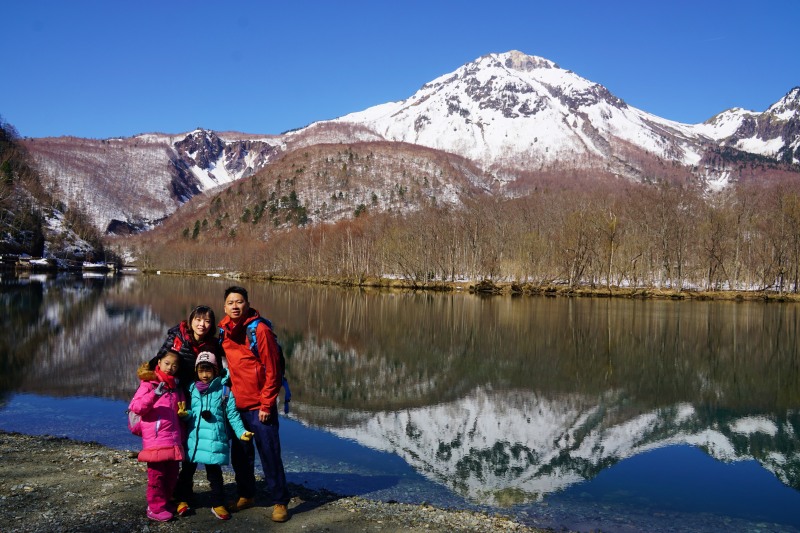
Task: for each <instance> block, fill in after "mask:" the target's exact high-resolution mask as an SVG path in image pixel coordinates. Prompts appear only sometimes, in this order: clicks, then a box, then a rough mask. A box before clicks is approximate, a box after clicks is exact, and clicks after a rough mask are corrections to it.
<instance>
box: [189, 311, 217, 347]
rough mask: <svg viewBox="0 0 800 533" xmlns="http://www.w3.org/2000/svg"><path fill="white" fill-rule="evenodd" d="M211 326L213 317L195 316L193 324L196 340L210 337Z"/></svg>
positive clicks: (193, 333)
mask: <svg viewBox="0 0 800 533" xmlns="http://www.w3.org/2000/svg"><path fill="white" fill-rule="evenodd" d="M211 326H212V324H211V317H209V316H208V315H200V314H197V315H195V317H194V318H193V319H192V323H191V328H192V335H193V336H194V340H196V341H199V340H200V339H202V338H204V337H205V336H206V335H208V333H209V331H211Z"/></svg>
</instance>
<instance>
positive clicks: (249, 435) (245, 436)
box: [239, 431, 253, 442]
mask: <svg viewBox="0 0 800 533" xmlns="http://www.w3.org/2000/svg"><path fill="white" fill-rule="evenodd" d="M252 438H253V432H252V431H245V432H244V433H242V436H241V437H239V440H243V441H245V442H250V439H252Z"/></svg>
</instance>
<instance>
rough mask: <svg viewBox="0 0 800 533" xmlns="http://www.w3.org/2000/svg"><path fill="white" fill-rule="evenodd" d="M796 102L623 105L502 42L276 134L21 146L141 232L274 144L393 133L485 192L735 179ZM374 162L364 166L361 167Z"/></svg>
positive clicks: (122, 227)
mask: <svg viewBox="0 0 800 533" xmlns="http://www.w3.org/2000/svg"><path fill="white" fill-rule="evenodd" d="M799 100H800V88H795V89H793V90H792V91H790V92H789V93H788V94H787V95H786V96H785V97H784V98H782V99H781V100H780V101H778V102H776V103H775V104H774V105H772V106H771V107H770V108H769V109H767V110H766V111H764V112H762V113H758V112H755V111H745V110H742V109H732V110H729V111H725V112H722V113H720V114H718V115H716V116H715V117H713V118H711V119H710V120H709V121H707V122H705V123H703V124H682V123H679V122H674V121H670V120H666V119H663V118H660V117H658V116H655V115H653V114H650V113H647V112H645V111H642V110H639V109H636V108H634V107H632V106H630V105H628V104H626V103H625V102H624V101H622V100H621V99H619V98H618V97H616V96H614V95H613V94H612V93H611V92H610V91H609V90H608V89H607V88H605V87H603V86H602V85H600V84H597V83H594V82H592V81H589V80H587V79H585V78H582V77H581V76H579V75H578V74H576V73H574V72H571V71H568V70H564V69H562V68H560V67H559V66H558V65H556V64H555V63H553V62H552V61H549V60H547V59H544V58H541V57H536V56H529V55H526V54H523V53H521V52H518V51H510V52H506V53H500V54H488V55H485V56H483V57H480V58H478V59H476V60H475V61H472V62H470V63H468V64H466V65H464V66H462V67H460V68H458V69H456V70H455V71H454V72H451V73H449V74H445V75H443V76H440V77H438V78H437V79H435V80H433V81H431V82H429V83H426V84H425V85H423V86H422V88H420V90H419V91H417V92H416V93H415V94H413V95H411V96H410V97H409V98H407V99H405V100H402V101H399V102H389V103H385V104H382V105H378V106H374V107H371V108H368V109H366V110H363V111H358V112H355V113H351V114H348V115H345V116H343V117H340V118H337V119H334V120H327V121H321V122H317V123H314V124H311V125H309V126H307V127H304V128H300V129H298V130H294V131H291V132H287V133H284V134H281V135H276V136H256V135H250V134H243V133H216V132H213V131H208V130H203V129H198V130H195V131H192V132H189V133H187V134H181V135H163V134H148V135H139V136H136V137H131V138H127V139H108V140H100V141H98V140H89V139H76V138H58V139H30V140H27V141H26V144H27V146H28V148H29V150H30V152H31V153H32V154H33V156H34V159H35V161H36V162H37V164H38V166H39V167H40V169H41V170H42V171H43V173H44V174H45V175H46V176H49V177H50V178H51V183H52V185H53V187H54V189H56V190H59V191H61V192H62V194H63V196H64V199H65V202H66V203H67V204H71V203H73V202H77V203H79V204H80V205H83V206H84V208H85V209H86V210H87V211H88V212H89V213H90V215H91V218H92V220H93V222H94V224H95V225H96V226H97V227H98V228H99V229H101V230H104V231H109V232H112V233H124V232H126V231H131V230H134V231H136V230H140V229H145V228H148V227H151V226H152V225H153V224H154V223H156V222H157V221H159V220H161V219H163V218H165V217H167V216H169V215H170V214H171V213H173V212H174V211H175V209H177V207H179V206H180V205H181V204H182V203H184V202H186V201H187V200H188V199H190V198H191V197H193V196H195V195H197V194H199V193H201V192H204V191H207V190H209V189H210V188H213V187H215V186H217V185H223V184H226V183H229V182H231V181H234V180H238V179H241V178H244V177H247V176H249V175H251V174H254V173H255V172H258V171H259V170H261V169H263V168H265V167H266V166H268V165H269V164H270V162H272V161H274V160H275V159H276V157H277V156H278V155H280V154H282V153H287V152H292V151H296V150H300V149H306V148H308V147H310V146H314V145H319V144H354V143H368V142H389V143H393V142H403V143H407V144H411V145H418V146H423V147H425V148H427V149H434V150H437V151H441V152H446V153H448V154H454V155H457V156H460V157H463V158H465V159H467V160H468V161H469V162H470V163H471V164H473V165H475V166H476V167H477V168H479V169H480V170H481V171H483V172H488V173H491V174H492V176H493V180H496V181H497V186H496V187H495V186H493V190H492V191H491V192H492V194H501V195H510V194H513V195H516V194H524V191H525V187H524V186H522V185H520V184H521V183H525V182H526V181H525V180H527V183H530V181H531V177H530V176H531V175H535V174H536V173H537V172H540V171H550V170H558V171H561V170H569V171H576V172H577V173H582V175H584V176H586V177H587V179H591V178H592V177H593V176H594V177H597V175H598V174H599V173H602V174H603V175H606V176H607V175H616V176H622V177H625V178H628V179H633V180H653V179H669V178H671V177H674V176H680V177H682V178H685V177H694V179H696V180H698V181H701V182H703V183H705V185H706V186H707V187H708V188H722V187H725V186H726V185H727V184H729V183H730V182H731V181H735V180H736V179H737V178H738V174H737V172H740V171H741V170H740V169H739V167H740V164H741V159H742V158H741V155H742V154H748V153H751V154H757V155H758V156H761V157H763V158H765V159H764V160H765V161H768V162H769V161H772V162H774V164H783V165H785V166H786V165H787V164H788V165H791V164H797V163H800V104H799V103H798V101H799ZM722 148H724V149H725V151H723V152H720V150H721V149H722ZM425 157H430V155H426V156H425ZM666 163H670V164H666ZM380 168H381V164H380V162H378V161H376V163H375V168H374V170H373V172H374V173H379V172H380V171H381V170H380ZM793 168H794V167H789V169H790V171H792V169H793ZM737 169H738V170H737ZM761 171H762V170H756V171H755V174H756V175H757V174H758V172H761ZM753 174H754V173H753V172H750V175H753ZM522 176H525V177H522ZM86 191H91V194H86ZM310 207H313V206H307V208H310ZM353 207H355V205H353V206H347V209H343V212H352V211H353Z"/></svg>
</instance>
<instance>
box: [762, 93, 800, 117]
mask: <svg viewBox="0 0 800 533" xmlns="http://www.w3.org/2000/svg"><path fill="white" fill-rule="evenodd" d="M797 111H800V87H795V88H794V89H792V90H791V91H789V92H788V93H786V96H784V97H783V98H781V99H780V100H778V101H777V102H775V103H774V104H772V105H771V106H770V108H769V109H768V110H767V112H768V113H773V114H776V115H781V114H786V115H787V116H788V115H793V114H794V113H796V112H797Z"/></svg>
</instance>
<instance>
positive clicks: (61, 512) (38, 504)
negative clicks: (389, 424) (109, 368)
mask: <svg viewBox="0 0 800 533" xmlns="http://www.w3.org/2000/svg"><path fill="white" fill-rule="evenodd" d="M136 455H137V454H136V452H134V451H130V450H117V449H113V448H109V447H107V446H103V445H100V444H98V443H96V442H84V441H77V440H73V439H68V438H65V437H54V436H50V435H42V436H33V435H26V434H22V433H16V432H8V431H5V430H2V429H0V464H2V477H0V502H2V504H3V507H4V508H5V509H6V513H7V514H6V517H5V518H4V520H3V522H4V525H3V531H6V532H8V533H12V532H19V533H23V532H25V533H28V532H36V533H45V532H47V533H49V532H51V531H81V532H83V531H97V532H106V531H120V532H122V531H142V532H144V531H148V532H176V531H231V532H244V531H254V530H267V531H280V532H282V533H312V532H317V531H320V532H322V531H325V532H328V533H346V532H347V533H349V532H352V531H364V532H371V531H376V532H377V531H381V532H394V531H404V532H411V533H422V532H428V533H453V532H464V533H466V532H475V533H484V532H486V533H488V532H493V531H516V532H520V533H545V532H547V531H551V530H548V529H537V528H533V527H529V526H525V525H522V524H519V523H517V522H515V521H513V520H512V519H510V518H508V517H504V516H502V515H499V514H485V513H478V512H473V511H465V510H457V509H440V508H435V507H432V506H430V505H426V504H421V505H413V504H402V503H390V502H381V501H376V500H369V499H365V498H360V497H349V496H343V495H339V494H335V493H333V492H330V491H327V490H324V489H321V490H312V489H308V488H306V487H303V486H302V485H297V484H294V483H290V484H289V485H290V491H291V493H292V500H291V502H290V504H289V509H290V515H291V518H290V520H289V521H288V522H285V523H281V524H277V523H274V522H272V521H271V519H270V513H271V510H272V508H271V507H268V506H266V505H265V502H263V501H262V498H261V497H260V495H261V494H263V481H262V480H261V479H258V482H257V486H258V489H259V490H258V494H259V495H257V496H256V506H255V507H253V508H250V509H246V510H244V511H240V512H238V513H234V514H233V515H232V519H231V520H229V521H225V522H222V521H220V520H218V519H216V518H215V517H214V516H213V515H212V514H211V512H210V508H209V502H208V492H209V487H208V482H207V481H206V479H205V475H204V474H203V472H202V470H203V469H202V467H201V468H199V469H198V473H197V474H196V475H195V478H194V482H195V493H196V498H197V501H196V502H195V504H196V508H195V510H194V512H193V513H190V514H189V515H187V516H185V517H180V518H175V519H173V520H171V521H169V522H164V523H160V522H153V521H150V520H148V519H147V518H146V517H145V508H146V501H145V488H146V484H147V475H146V473H145V472H146V469H145V465H144V463H139V462H138V461H137V460H136ZM257 478H258V476H257ZM224 479H225V491H226V495H227V496H228V497H229V498H230V499H233V496H234V495H235V490H236V488H235V483H234V481H233V475H232V473H230V472H225V473H224Z"/></svg>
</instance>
